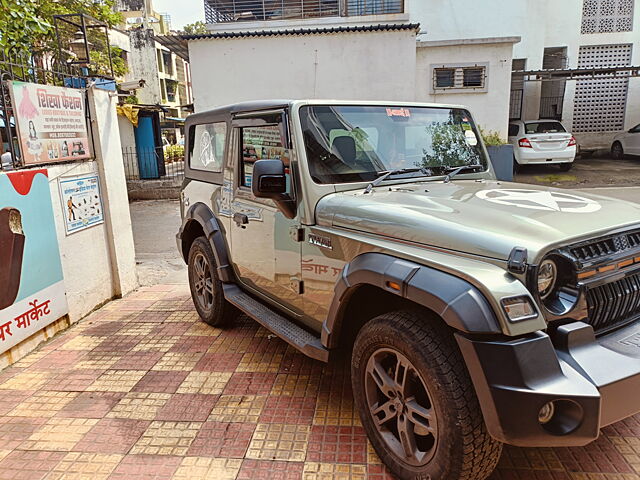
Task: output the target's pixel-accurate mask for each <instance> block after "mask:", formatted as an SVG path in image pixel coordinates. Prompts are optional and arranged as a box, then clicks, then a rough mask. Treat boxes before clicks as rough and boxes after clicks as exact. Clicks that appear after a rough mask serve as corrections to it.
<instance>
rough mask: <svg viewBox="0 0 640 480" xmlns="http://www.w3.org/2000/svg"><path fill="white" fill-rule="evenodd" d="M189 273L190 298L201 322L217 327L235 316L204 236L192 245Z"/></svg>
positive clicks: (236, 313)
mask: <svg viewBox="0 0 640 480" xmlns="http://www.w3.org/2000/svg"><path fill="white" fill-rule="evenodd" d="M188 272H189V287H190V289H191V298H192V299H193V304H194V305H195V307H196V311H197V312H198V315H200V318H201V319H202V320H203V321H204V322H206V323H208V324H209V325H212V326H215V327H219V326H222V325H225V324H228V323H229V322H231V321H232V320H234V319H235V317H237V316H238V313H239V312H238V310H237V309H236V308H235V307H234V306H233V305H231V304H230V303H229V302H227V301H226V300H225V298H224V294H223V292H222V282H221V281H220V279H219V278H218V271H217V268H216V259H215V257H214V255H213V251H212V250H211V245H209V242H208V241H207V240H206V239H205V238H204V237H198V238H196V239H195V240H194V241H193V243H192V244H191V248H190V249H189V262H188Z"/></svg>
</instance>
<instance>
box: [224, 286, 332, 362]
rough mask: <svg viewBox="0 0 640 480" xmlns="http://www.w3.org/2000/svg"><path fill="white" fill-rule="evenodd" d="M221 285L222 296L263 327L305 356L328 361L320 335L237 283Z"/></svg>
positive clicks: (327, 351) (327, 353) (327, 354)
mask: <svg viewBox="0 0 640 480" xmlns="http://www.w3.org/2000/svg"><path fill="white" fill-rule="evenodd" d="M222 287H223V289H224V297H225V298H226V299H227V301H228V302H229V303H231V304H233V305H235V306H236V307H238V308H239V309H240V310H242V311H243V312H244V313H246V314H247V315H248V316H250V317H251V318H253V319H254V320H255V321H256V322H258V323H259V324H260V325H262V326H263V327H264V328H266V329H267V330H270V331H271V332H273V333H274V334H276V335H277V336H278V337H280V338H281V339H282V340H284V341H285V342H287V343H288V344H289V345H291V346H292V347H294V348H297V349H298V350H300V351H301V352H302V353H304V354H305V355H306V356H308V357H311V358H313V359H315V360H320V361H321V362H328V361H329V350H327V349H326V348H325V347H324V346H323V345H322V343H321V342H320V337H316V336H315V335H313V334H312V333H309V332H307V331H306V330H304V329H303V328H301V327H299V326H298V325H296V324H295V323H293V322H292V321H291V320H289V319H288V318H286V317H283V316H282V315H280V314H279V313H277V312H275V311H273V310H272V309H271V308H269V307H268V306H267V305H264V304H262V303H260V302H259V301H258V300H255V299H254V298H253V297H251V296H249V295H247V294H246V293H244V292H243V291H242V290H240V288H239V287H238V286H237V285H234V284H230V283H223V284H222Z"/></svg>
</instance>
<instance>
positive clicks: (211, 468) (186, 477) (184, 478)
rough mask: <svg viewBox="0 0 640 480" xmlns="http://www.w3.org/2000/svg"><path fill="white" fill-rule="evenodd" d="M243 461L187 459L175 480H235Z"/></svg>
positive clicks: (177, 471) (204, 458) (177, 472)
mask: <svg viewBox="0 0 640 480" xmlns="http://www.w3.org/2000/svg"><path fill="white" fill-rule="evenodd" d="M241 463H242V460H237V459H234V458H206V457H185V458H184V460H182V463H181V464H180V466H179V467H178V470H176V473H175V474H174V475H173V478H174V479H175V480H194V479H200V478H201V479H208V478H210V479H214V478H215V479H216V480H234V479H235V478H236V476H237V475H238V471H239V470H240V465H241Z"/></svg>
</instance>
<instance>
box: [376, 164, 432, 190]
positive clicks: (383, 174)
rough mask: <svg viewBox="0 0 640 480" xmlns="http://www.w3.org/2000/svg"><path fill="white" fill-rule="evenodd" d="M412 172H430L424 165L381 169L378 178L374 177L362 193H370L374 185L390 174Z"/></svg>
mask: <svg viewBox="0 0 640 480" xmlns="http://www.w3.org/2000/svg"><path fill="white" fill-rule="evenodd" d="M413 172H422V173H423V174H425V175H430V174H431V173H430V172H429V171H428V170H427V169H426V168H424V167H420V168H397V169H395V170H386V171H384V170H383V171H382V172H378V175H380V176H379V177H378V178H376V179H375V180H374V181H372V182H371V183H370V184H369V185H367V188H365V189H364V193H371V190H373V188H374V187H377V186H378V185H380V184H381V183H382V182H384V181H385V180H386V179H387V178H388V177H390V176H391V175H398V174H400V173H413Z"/></svg>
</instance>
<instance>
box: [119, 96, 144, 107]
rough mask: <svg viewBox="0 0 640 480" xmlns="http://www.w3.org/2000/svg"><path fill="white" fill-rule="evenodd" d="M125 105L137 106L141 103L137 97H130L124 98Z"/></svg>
mask: <svg viewBox="0 0 640 480" xmlns="http://www.w3.org/2000/svg"><path fill="white" fill-rule="evenodd" d="M123 103H129V104H131V105H137V104H138V103H140V101H139V100H138V97H137V96H135V95H129V96H128V97H124V101H123Z"/></svg>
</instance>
